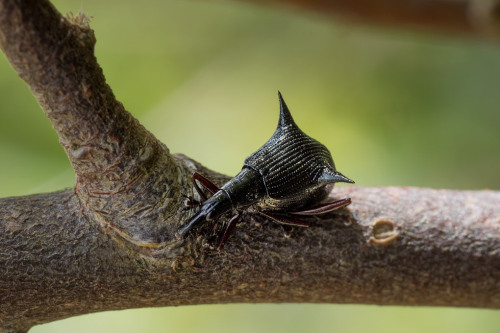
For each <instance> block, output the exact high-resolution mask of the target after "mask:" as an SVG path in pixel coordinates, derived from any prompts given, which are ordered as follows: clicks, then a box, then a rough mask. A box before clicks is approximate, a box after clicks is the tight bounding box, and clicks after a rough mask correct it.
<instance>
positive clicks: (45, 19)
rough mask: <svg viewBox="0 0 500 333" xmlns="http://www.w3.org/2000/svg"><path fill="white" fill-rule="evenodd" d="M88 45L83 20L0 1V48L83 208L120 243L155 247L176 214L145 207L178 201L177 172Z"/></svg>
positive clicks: (40, 4) (33, 1)
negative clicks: (48, 130) (62, 155)
mask: <svg viewBox="0 0 500 333" xmlns="http://www.w3.org/2000/svg"><path fill="white" fill-rule="evenodd" d="M94 44H95V37H94V33H93V31H92V30H91V29H90V28H89V27H88V20H87V19H86V17H85V16H84V15H83V14H79V15H78V16H77V17H76V18H70V19H68V18H65V17H63V16H61V15H60V14H59V13H58V12H57V11H56V9H55V8H54V7H53V6H52V5H51V4H50V3H49V2H48V1H46V0H23V1H17V0H1V1H0V48H1V49H2V50H3V52H4V53H5V55H6V56H7V58H8V60H9V61H10V63H11V64H12V66H13V67H14V69H15V70H16V71H17V72H18V73H19V75H20V76H21V78H22V79H23V80H24V81H26V83H27V84H28V86H29V87H30V89H31V90H32V92H33V94H34V95H35V97H36V98H37V100H38V102H39V103H40V105H41V106H42V109H43V110H44V112H45V114H46V115H47V117H48V118H49V119H50V120H51V122H52V124H53V126H54V129H55V130H56V132H57V133H58V135H59V141H60V143H61V145H62V146H63V147H64V149H65V151H66V153H67V155H68V158H69V160H70V162H71V164H72V166H73V168H74V170H75V173H76V176H77V184H76V188H77V194H78V195H79V197H80V199H81V200H82V203H83V209H84V210H86V211H87V214H89V215H93V219H94V220H97V221H99V223H100V224H102V225H103V226H104V225H105V226H109V227H117V228H119V229H120V230H121V232H122V234H123V235H124V236H125V237H127V238H131V239H133V240H135V241H138V242H144V241H149V242H161V241H163V240H164V237H162V236H159V235H162V234H165V233H164V232H162V230H163V229H165V228H166V226H165V223H164V221H165V220H171V219H173V218H176V216H175V215H176V214H175V213H174V212H173V211H168V210H167V209H166V207H165V209H164V210H162V211H155V210H151V209H150V210H147V209H145V207H154V206H157V205H164V204H166V202H167V201H166V200H167V197H168V196H169V197H174V198H176V197H179V191H180V187H181V186H180V184H179V182H178V180H179V179H182V178H183V177H182V173H183V172H184V169H183V168H179V167H178V165H177V164H178V163H176V162H174V161H173V160H172V157H171V156H170V155H169V152H168V150H167V149H165V147H164V146H163V145H162V144H161V143H160V142H158V141H157V140H156V138H154V137H153V135H152V134H151V133H149V132H148V131H146V130H145V129H144V128H143V127H142V126H141V125H140V124H139V123H138V122H137V120H136V119H134V118H133V117H132V116H131V115H130V113H128V112H127V111H125V109H124V108H123V106H122V104H121V103H120V102H118V101H117V100H116V99H115V97H114V95H113V92H112V91H111V88H110V87H109V86H108V85H107V84H106V82H105V78H104V75H103V72H102V69H101V68H100V67H99V65H98V64H97V60H96V58H95V56H94ZM138 202H140V205H137V203H138ZM138 209H139V210H140V211H138ZM150 211H153V212H154V213H153V214H149V212H150ZM138 215H139V216H141V222H142V225H141V227H140V230H139V229H138V227H137V223H136V218H137V216H138Z"/></svg>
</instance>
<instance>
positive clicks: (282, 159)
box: [177, 92, 354, 250]
mask: <svg viewBox="0 0 500 333" xmlns="http://www.w3.org/2000/svg"><path fill="white" fill-rule="evenodd" d="M278 97H279V102H280V118H279V122H278V127H277V128H276V131H275V132H274V134H273V136H272V137H271V138H270V139H269V140H268V141H267V142H266V143H265V144H264V145H263V146H262V147H260V148H259V149H258V150H257V151H256V152H255V153H253V154H251V155H250V156H248V157H247V158H246V160H245V162H244V164H243V168H242V170H241V171H240V172H239V173H238V174H237V175H236V176H235V177H234V178H233V179H231V180H230V181H228V182H227V183H226V184H224V185H223V186H222V187H221V188H218V187H217V186H216V185H214V184H213V183H212V182H211V181H209V180H208V179H206V178H205V177H203V176H202V175H200V174H199V173H194V174H193V176H192V180H193V185H194V188H195V189H196V191H197V192H198V193H199V194H200V197H201V198H202V199H203V200H202V201H201V202H199V201H197V200H195V199H193V198H192V197H187V198H188V200H187V204H188V205H191V206H199V211H198V212H197V213H196V214H195V215H194V216H193V217H191V218H190V219H189V221H188V222H187V223H186V224H184V225H183V226H182V227H181V228H180V229H179V230H178V231H177V236H178V237H179V238H182V237H184V236H185V235H186V234H187V232H188V231H190V230H191V229H193V228H195V227H197V226H199V225H201V224H203V223H205V222H208V221H214V220H217V219H218V218H219V217H220V216H221V215H223V214H224V213H227V212H229V211H232V210H234V211H236V212H238V213H237V214H236V215H234V216H233V217H232V218H231V220H230V221H229V223H228V225H227V227H226V229H225V231H224V233H223V234H222V236H221V237H220V241H219V246H218V249H219V250H220V249H222V247H223V246H224V243H225V242H226V241H227V239H228V237H229V235H230V234H231V233H232V231H233V230H234V227H235V226H236V223H237V222H238V221H239V218H240V212H242V211H244V210H246V209H248V208H249V207H252V208H253V210H254V211H256V212H257V213H258V214H261V215H263V216H266V217H268V218H271V219H272V220H274V221H276V222H278V223H281V224H288V225H294V226H301V227H308V226H309V222H307V221H303V220H300V219H297V218H296V216H297V215H317V214H323V213H327V212H330V211H333V210H336V209H339V208H342V207H345V206H347V205H349V204H350V203H351V199H350V198H346V199H341V200H336V201H331V202H326V203H322V201H323V200H324V199H325V198H326V197H327V195H328V193H329V192H330V190H331V188H332V187H333V186H334V184H335V183H338V182H345V183H354V181H352V180H351V179H349V178H347V177H345V176H344V175H342V174H341V173H340V172H338V171H337V170H336V169H335V164H334V162H333V158H332V155H331V154H330V152H329V151H328V149H327V148H326V147H325V146H324V145H323V144H321V143H320V142H318V141H316V140H315V139H313V138H311V137H309V136H308V135H306V134H305V133H304V132H302V131H301V130H300V128H299V127H298V126H297V124H295V122H294V120H293V118H292V115H291V114H290V111H289V110H288V107H287V105H286V104H285V101H284V100H283V97H282V96H281V93H280V92H278ZM198 183H199V184H200V185H202V186H203V187H204V188H205V189H207V190H208V191H209V192H210V193H211V194H212V196H211V197H210V198H207V197H206V195H205V194H204V192H203V191H202V190H201V189H200V187H199V185H198Z"/></svg>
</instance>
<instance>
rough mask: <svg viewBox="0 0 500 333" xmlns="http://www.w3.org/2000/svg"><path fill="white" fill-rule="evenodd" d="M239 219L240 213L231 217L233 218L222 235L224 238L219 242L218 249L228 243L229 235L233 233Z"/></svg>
mask: <svg viewBox="0 0 500 333" xmlns="http://www.w3.org/2000/svg"><path fill="white" fill-rule="evenodd" d="M239 220H240V214H236V215H235V216H233V217H232V218H231V220H229V223H228V225H227V228H226V230H225V231H224V234H223V235H222V238H221V240H220V242H219V246H217V250H219V251H220V250H222V249H223V248H224V244H225V243H226V241H227V239H228V238H229V236H231V234H232V233H233V231H234V228H235V227H236V224H237V223H238V221H239Z"/></svg>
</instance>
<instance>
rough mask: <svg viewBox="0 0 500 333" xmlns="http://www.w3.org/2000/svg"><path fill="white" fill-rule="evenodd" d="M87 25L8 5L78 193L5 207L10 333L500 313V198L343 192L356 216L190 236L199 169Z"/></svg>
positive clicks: (0, 43) (254, 224)
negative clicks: (149, 120) (183, 233)
mask: <svg viewBox="0 0 500 333" xmlns="http://www.w3.org/2000/svg"><path fill="white" fill-rule="evenodd" d="M94 43H95V38H94V35H93V32H92V30H91V29H90V28H89V27H88V25H87V20H86V18H85V16H83V15H78V16H76V17H72V18H64V17H62V16H61V15H60V14H59V13H57V11H56V10H55V9H54V7H53V6H52V5H51V4H50V3H49V2H47V1H46V0H0V48H1V49H2V50H3V51H4V53H5V54H6V56H7V58H8V59H9V61H10V62H11V64H12V65H13V67H14V68H15V69H16V70H17V71H18V73H19V75H20V76H21V78H23V80H25V81H26V82H27V84H28V85H29V87H30V89H31V90H32V91H33V93H34V95H35V96H36V98H37V99H38V101H39V103H40V105H41V106H42V108H43V109H44V112H45V113H46V115H47V117H49V119H50V120H51V121H52V123H53V126H54V129H55V130H56V132H57V133H58V135H59V138H60V142H61V144H62V145H63V147H64V148H65V150H66V152H67V155H68V157H69V160H70V162H71V163H72V165H73V167H74V169H75V173H76V175H77V183H76V186H75V187H74V188H72V189H68V190H64V191H60V192H55V193H49V194H39V195H33V196H26V197H17V198H4V199H0V332H25V331H27V330H28V329H29V328H30V327H32V326H33V325H36V324H40V323H46V322H50V321H53V320H57V319H62V318H66V317H70V316H74V315H78V314H83V313H89V312H96V311H104V310H112V309H125V308H136V307H145V306H166V305H180V304H200V303H227V302H335V303H376V304H412V305H447V306H471V307H485V308H500V192H495V191H451V190H431V189H417V188H397V187H393V188H363V187H344V188H339V189H336V190H335V191H333V192H332V196H335V197H336V198H341V197H351V198H352V201H353V203H352V205H350V206H349V207H348V209H344V210H341V211H337V212H335V213H332V214H326V215H324V216H321V217H320V218H313V219H312V220H311V222H312V225H311V227H310V228H306V229H291V230H288V229H287V230H284V229H283V228H282V227H281V226H279V225H277V224H275V223H273V222H270V221H268V220H265V219H263V218H261V217H257V216H253V215H250V214H247V215H244V216H243V218H242V222H241V223H240V224H239V225H238V227H237V228H236V231H235V233H234V235H233V236H232V237H231V238H230V239H229V241H228V243H227V244H226V247H225V250H224V251H222V252H218V251H216V250H215V249H214V245H215V244H216V238H217V236H218V235H219V234H220V231H221V229H222V228H223V227H224V225H223V224H224V223H223V222H224V221H227V219H224V218H223V219H221V221H220V222H219V223H213V224H206V225H204V226H202V227H201V228H199V229H197V230H196V231H195V232H193V233H191V234H190V235H189V236H188V237H187V238H186V239H185V240H178V239H176V238H175V236H174V235H175V232H176V230H177V229H178V228H179V226H180V225H181V224H183V223H184V221H186V219H187V218H189V216H190V215H191V214H193V213H194V212H193V211H188V210H185V209H184V206H183V205H182V202H181V201H182V200H181V199H182V197H181V194H182V193H185V194H192V186H191V183H190V176H191V174H192V173H193V172H194V171H198V172H200V173H202V174H204V175H205V176H207V177H208V178H210V179H212V180H214V182H215V183H217V184H219V185H221V184H223V183H224V182H225V181H226V180H227V179H228V178H227V177H225V176H223V175H219V174H217V173H215V172H213V171H210V170H207V169H205V168H204V167H203V166H201V165H200V164H198V163H197V162H195V161H192V160H190V159H189V158H188V157H186V156H183V155H171V154H170V153H169V151H168V149H167V148H166V147H165V146H164V145H163V144H161V143H160V142H159V141H158V140H156V138H154V137H153V135H151V134H150V133H149V132H148V131H147V130H145V129H144V128H143V127H142V126H141V125H140V124H139V123H138V122H137V121H136V120H135V119H134V118H133V117H132V116H131V115H130V114H129V113H128V112H127V111H126V110H125V109H124V108H123V106H122V105H121V104H120V103H119V102H117V101H116V100H115V98H114V96H113V93H112V91H111V89H110V88H109V86H107V84H106V83H105V79H104V76H103V74H102V70H101V68H100V67H99V66H98V64H97V61H96V59H95V56H94V54H93V46H94Z"/></svg>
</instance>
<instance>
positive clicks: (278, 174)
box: [245, 92, 354, 198]
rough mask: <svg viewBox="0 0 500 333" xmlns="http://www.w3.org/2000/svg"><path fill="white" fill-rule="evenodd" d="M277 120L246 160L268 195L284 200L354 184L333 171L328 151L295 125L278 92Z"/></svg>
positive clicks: (333, 167)
mask: <svg viewBox="0 0 500 333" xmlns="http://www.w3.org/2000/svg"><path fill="white" fill-rule="evenodd" d="M278 96H279V101H280V119H279V122H278V127H277V128H276V131H275V132H274V134H273V136H272V137H271V138H270V139H269V140H268V141H267V142H266V143H265V144H264V145H263V146H262V147H261V148H260V149H259V150H257V151H256V152H255V153H253V154H252V155H250V156H249V157H248V158H247V159H246V160H245V166H247V167H250V168H252V169H254V170H257V171H259V173H260V174H261V175H262V177H263V180H264V184H265V186H266V190H267V193H268V194H269V196H270V197H272V198H285V197H289V196H296V195H300V194H301V193H307V192H310V191H311V190H314V189H316V188H318V187H324V186H326V185H333V184H335V183H338V182H344V183H354V181H352V180H351V179H349V178H347V177H345V176H344V175H342V174H341V173H340V172H338V171H337V170H336V169H335V164H334V162H333V158H332V155H331V154H330V151H329V150H328V149H327V148H326V147H325V146H324V145H323V144H321V143H320V142H318V141H317V140H315V139H313V138H311V137H309V136H308V135H306V134H305V133H304V132H302V130H300V128H299V127H298V126H297V124H295V122H294V120H293V118H292V115H291V114H290V110H289V109H288V107H287V105H286V103H285V101H284V100H283V96H281V93H279V92H278Z"/></svg>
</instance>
